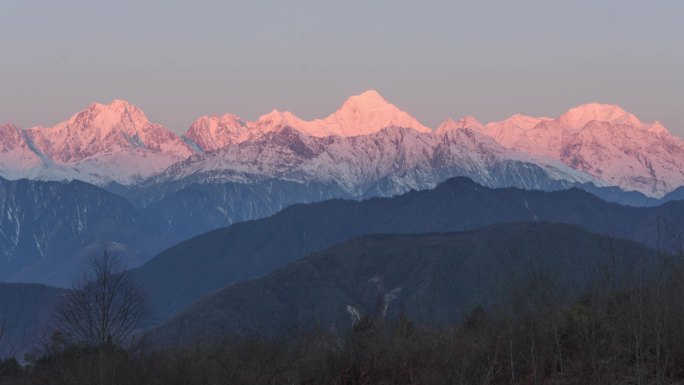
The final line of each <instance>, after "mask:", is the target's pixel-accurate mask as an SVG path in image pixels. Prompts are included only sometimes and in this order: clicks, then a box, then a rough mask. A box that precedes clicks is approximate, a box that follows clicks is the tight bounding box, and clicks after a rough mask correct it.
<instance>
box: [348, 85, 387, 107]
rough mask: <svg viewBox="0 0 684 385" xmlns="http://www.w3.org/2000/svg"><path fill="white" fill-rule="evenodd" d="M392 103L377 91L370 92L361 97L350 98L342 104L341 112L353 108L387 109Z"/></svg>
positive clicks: (360, 95)
mask: <svg viewBox="0 0 684 385" xmlns="http://www.w3.org/2000/svg"><path fill="white" fill-rule="evenodd" d="M388 106H390V103H389V102H387V100H385V98H383V97H382V95H380V93H378V91H375V90H368V91H366V92H363V93H361V94H359V95H354V96H350V97H349V98H347V100H346V101H345V102H344V103H343V104H342V106H341V107H340V110H346V109H353V108H386V107H388Z"/></svg>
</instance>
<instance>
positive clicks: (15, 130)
mask: <svg viewBox="0 0 684 385" xmlns="http://www.w3.org/2000/svg"><path fill="white" fill-rule="evenodd" d="M24 145H25V140H24V135H23V134H22V132H21V129H20V128H19V127H17V126H15V125H14V124H12V123H5V124H0V152H6V151H9V150H11V149H14V148H17V147H21V146H24Z"/></svg>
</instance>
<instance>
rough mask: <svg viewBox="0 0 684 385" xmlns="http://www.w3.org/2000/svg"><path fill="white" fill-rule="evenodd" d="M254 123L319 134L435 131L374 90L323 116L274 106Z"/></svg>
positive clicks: (269, 128)
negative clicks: (388, 129)
mask: <svg viewBox="0 0 684 385" xmlns="http://www.w3.org/2000/svg"><path fill="white" fill-rule="evenodd" d="M252 126H253V127H254V128H256V129H258V130H259V131H272V130H274V129H278V128H282V127H284V126H290V127H293V128H295V129H297V130H299V131H302V132H304V133H306V134H308V135H311V136H316V137H326V136H332V135H336V136H342V137H349V136H358V135H367V134H372V133H374V132H378V131H380V130H381V129H383V128H386V127H403V128H411V129H414V130H416V131H420V132H432V130H431V129H429V128H427V127H425V126H424V125H422V124H421V123H420V122H418V121H417V120H416V119H415V118H414V117H412V116H411V115H409V114H408V113H406V112H404V111H402V110H400V109H398V108H397V107H396V106H395V105H393V104H391V103H389V102H387V101H386V100H385V99H384V98H383V97H382V96H380V94H379V93H378V92H377V91H374V90H370V91H366V92H364V93H362V94H360V95H355V96H351V97H350V98H348V99H347V100H346V101H345V102H344V103H343V104H342V106H341V107H340V108H339V109H338V110H337V111H335V112H334V113H332V114H331V115H329V116H328V117H326V118H324V119H316V120H312V121H305V120H302V119H300V118H298V117H297V116H295V115H294V114H293V113H291V112H289V111H285V112H280V111H277V110H273V111H271V112H270V113H268V114H266V115H264V116H262V117H260V118H259V119H258V120H257V121H256V122H255V123H254V124H253V125H252Z"/></svg>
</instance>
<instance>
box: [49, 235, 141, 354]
mask: <svg viewBox="0 0 684 385" xmlns="http://www.w3.org/2000/svg"><path fill="white" fill-rule="evenodd" d="M147 312H148V302H147V298H146V295H145V293H144V291H143V290H142V287H141V286H140V285H139V284H138V283H137V282H135V280H134V279H133V277H132V276H130V274H129V273H128V272H127V271H126V270H125V269H124V267H123V266H122V265H121V263H120V259H119V258H118V257H117V256H115V255H113V254H112V253H111V251H110V250H109V249H108V248H107V247H104V249H103V250H102V253H101V254H97V255H94V256H93V257H92V259H91V264H90V268H89V270H88V271H87V272H86V273H85V274H84V275H83V277H82V278H81V279H79V280H77V281H76V282H75V283H74V284H73V286H72V290H71V292H70V293H69V294H68V296H67V297H66V299H65V300H64V302H63V303H62V304H61V305H60V306H59V307H58V309H57V311H56V315H55V321H56V329H57V330H56V331H57V332H58V333H60V334H61V335H62V336H63V337H64V338H66V340H67V341H68V342H71V343H77V344H85V345H89V346H102V345H104V344H108V343H113V344H117V345H122V344H124V343H126V342H127V340H128V339H129V337H130V336H131V334H132V333H133V332H134V330H135V329H136V327H138V325H139V324H140V322H141V321H142V320H143V318H144V316H145V315H146V314H147Z"/></svg>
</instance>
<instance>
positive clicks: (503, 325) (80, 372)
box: [0, 260, 684, 385]
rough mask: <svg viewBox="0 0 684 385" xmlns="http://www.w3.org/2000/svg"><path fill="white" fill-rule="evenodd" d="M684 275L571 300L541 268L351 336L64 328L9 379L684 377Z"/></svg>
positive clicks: (591, 290) (605, 288) (627, 380)
mask: <svg viewBox="0 0 684 385" xmlns="http://www.w3.org/2000/svg"><path fill="white" fill-rule="evenodd" d="M637 275H638V274H637ZM645 275H646V274H644V276H645ZM683 278H684V274H683V272H682V269H681V268H679V267H677V266H674V265H673V263H672V262H671V260H670V261H665V260H663V263H662V265H661V271H660V272H658V271H656V272H655V273H653V274H649V277H648V278H645V277H643V276H634V277H630V279H627V280H625V281H628V282H623V284H619V283H617V282H615V281H616V280H615V276H614V275H613V273H612V269H611V267H610V266H606V267H605V269H603V270H602V271H601V274H598V275H597V277H596V279H594V280H592V281H593V284H591V285H590V286H589V287H587V288H586V290H584V294H583V295H582V296H581V297H580V298H578V299H576V300H571V301H565V302H564V301H562V300H560V298H564V295H563V292H562V291H563V288H561V287H558V286H557V285H556V284H555V282H554V280H553V279H551V278H547V277H545V276H544V275H543V274H539V275H538V276H530V277H526V279H525V281H524V282H521V283H520V284H518V285H516V286H514V287H515V289H512V290H511V291H510V292H511V298H510V301H509V303H508V305H506V306H503V307H501V308H491V309H484V308H482V307H476V308H475V309H473V310H472V311H471V312H470V315H469V316H468V317H466V319H464V320H462V321H461V322H459V323H458V324H455V325H451V326H448V327H439V328H437V327H428V326H426V325H421V326H418V325H414V324H413V323H412V322H411V321H410V320H408V319H406V317H404V316H402V315H401V314H399V316H396V317H392V319H384V318H383V317H382V316H380V314H382V313H383V312H382V311H378V316H376V317H368V318H363V319H361V320H360V321H358V322H357V323H356V324H355V325H354V326H353V328H352V329H351V331H349V332H336V331H332V330H324V331H320V332H318V333H312V334H310V335H307V336H301V337H298V338H288V339H283V340H277V339H272V338H261V337H257V336H248V337H247V336H243V337H240V338H233V339H228V340H224V341H223V342H221V343H216V344H215V345H213V346H201V347H200V346H196V347H183V348H169V349H153V350H150V349H148V348H145V346H144V344H142V343H138V344H132V345H131V347H128V348H127V349H124V348H121V347H119V346H117V345H116V344H115V343H114V342H112V341H107V342H105V343H102V344H100V345H99V346H92V345H90V346H88V345H85V344H73V343H65V342H64V341H62V340H60V339H59V338H57V337H58V336H56V337H55V338H53V340H52V341H50V343H48V344H47V345H46V349H45V351H44V352H43V353H42V354H40V355H36V356H34V357H29V359H28V361H27V364H26V365H23V366H22V365H19V364H18V363H17V362H16V361H15V360H14V359H10V360H6V361H4V362H2V363H1V364H0V383H3V384H65V385H66V384H89V385H92V384H169V385H173V384H179V385H180V384H183V385H189V384H350V385H351V384H639V385H640V384H668V383H681V382H682V381H683V380H684V328H682V327H681V326H682V325H684V301H683V300H682V299H683V298H684V296H683V294H684V279H683ZM382 307H383V306H382V304H379V306H378V309H381V308H382ZM217 338H218V337H217Z"/></svg>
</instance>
